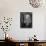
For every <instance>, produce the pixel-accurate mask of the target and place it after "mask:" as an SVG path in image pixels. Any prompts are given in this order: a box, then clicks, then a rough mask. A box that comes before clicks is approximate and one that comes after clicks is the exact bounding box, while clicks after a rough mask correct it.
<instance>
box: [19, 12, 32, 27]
mask: <svg viewBox="0 0 46 46" xmlns="http://www.w3.org/2000/svg"><path fill="white" fill-rule="evenodd" d="M20 27H21V28H32V12H20Z"/></svg>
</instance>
